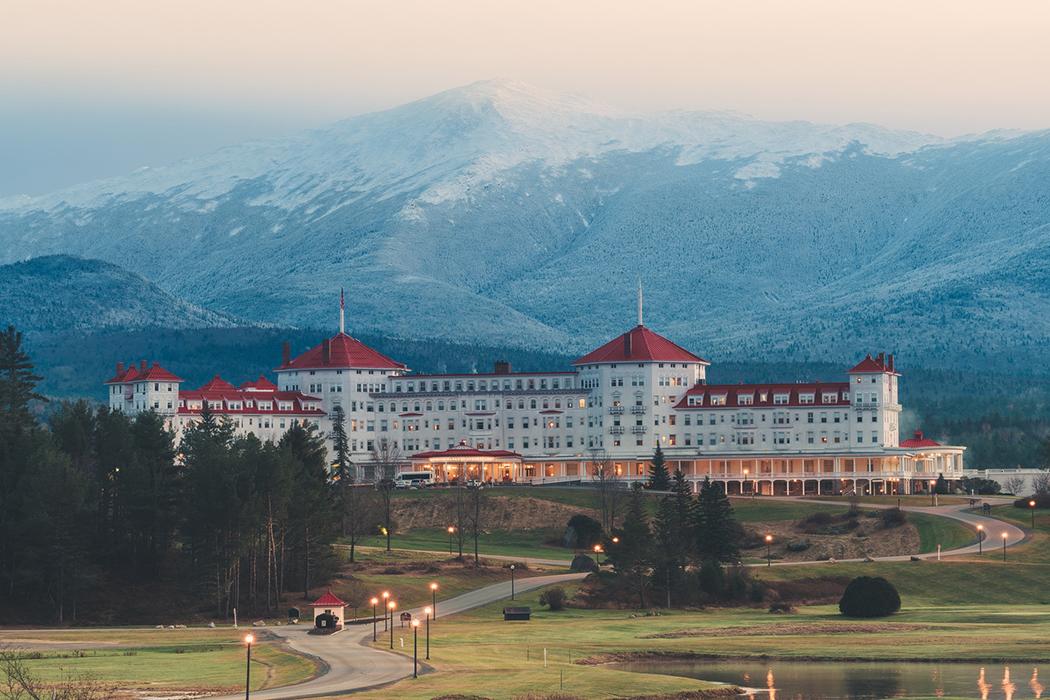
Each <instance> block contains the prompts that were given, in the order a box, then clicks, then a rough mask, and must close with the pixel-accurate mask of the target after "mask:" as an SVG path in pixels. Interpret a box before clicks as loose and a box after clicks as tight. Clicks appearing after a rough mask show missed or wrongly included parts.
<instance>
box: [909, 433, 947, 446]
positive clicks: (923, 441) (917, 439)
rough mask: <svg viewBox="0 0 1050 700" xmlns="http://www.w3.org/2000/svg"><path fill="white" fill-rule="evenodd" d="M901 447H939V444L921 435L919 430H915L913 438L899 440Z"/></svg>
mask: <svg viewBox="0 0 1050 700" xmlns="http://www.w3.org/2000/svg"><path fill="white" fill-rule="evenodd" d="M900 446H901V447H940V446H941V443H939V442H937V441H936V440H931V439H929V438H928V437H925V436H924V435H923V434H922V431H921V430H916V431H915V435H914V437H910V438H908V439H907V440H901V444H900Z"/></svg>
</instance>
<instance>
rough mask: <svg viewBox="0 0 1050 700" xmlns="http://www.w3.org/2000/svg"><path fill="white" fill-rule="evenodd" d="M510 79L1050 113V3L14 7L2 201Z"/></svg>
mask: <svg viewBox="0 0 1050 700" xmlns="http://www.w3.org/2000/svg"><path fill="white" fill-rule="evenodd" d="M492 77H504V78H513V79H517V80H523V81H526V82H531V83H535V84H537V85H539V86H542V87H546V88H550V89H554V90H564V91H569V92H575V93H582V94H585V95H588V96H590V97H592V98H594V99H596V100H598V101H601V102H608V103H612V104H615V105H619V106H624V107H628V108H632V109H643V110H659V109H671V108H685V109H733V110H738V111H742V112H747V113H750V114H753V115H756V116H759V117H763V118H770V119H796V118H797V119H809V120H813V121H829V122H848V121H870V122H876V123H880V124H883V125H886V126H890V127H899V128H910V129H916V130H920V131H928V132H933V133H937V134H942V135H949V136H950V135H957V134H962V133H967V132H974V131H983V130H987V129H993V128H1022V129H1038V128H1048V127H1050V88H1048V85H1050V1H1048V0H1010V1H1008V2H998V1H996V0H981V1H976V0H975V1H970V0H878V1H875V0H869V1H867V2H861V1H860V0H769V1H765V2H757V1H756V2H749V1H748V0H721V1H720V2H707V1H702V0H680V1H677V2H672V1H669V0H633V1H631V2H628V1H626V0H624V1H620V0H600V1H599V0H557V1H548V0H526V1H522V2H516V1H514V2H511V1H499V0H429V1H425V0H418V1H417V0H376V1H375V2H353V1H350V0H343V1H337V0H287V1H284V2H276V1H274V0H225V1H224V0H209V1H208V2H204V1H203V0H146V1H144V0H90V1H85V0H2V1H0V196H2V195H5V194H12V193H18V192H28V193H38V192H43V191H47V190H50V189H55V188H58V187H61V186H65V185H68V184H72V183H75V182H78V181H82V180H86V179H91V178H95V177H101V176H107V175H115V174H121V173H123V172H126V171H128V170H131V169H134V168H136V167H139V166H141V165H147V164H158V163H163V162H167V161H170V160H174V159H176V158H179V157H182V156H187V155H194V154H197V153H201V152H205V151H208V150H212V149H214V148H216V147H218V146H221V145H224V144H227V143H234V142H237V141H240V140H244V139H246V138H253V137H258V136H268V135H276V134H281V133H286V132H290V131H294V130H295V129H298V128H301V127H305V126H315V125H319V124H323V123H326V122H329V121H334V120H336V119H339V118H343V117H346V116H350V115H352V114H356V113H360V112H364V111H371V110H374V109H379V108H383V107H389V106H393V105H396V104H399V103H402V102H406V101H408V100H411V99H414V98H417V97H423V96H425V95H428V94H430V93H433V92H437V91H439V90H442V89H445V88H449V87H454V86H456V85H461V84H465V83H470V82H473V81H475V80H480V79H485V78H492Z"/></svg>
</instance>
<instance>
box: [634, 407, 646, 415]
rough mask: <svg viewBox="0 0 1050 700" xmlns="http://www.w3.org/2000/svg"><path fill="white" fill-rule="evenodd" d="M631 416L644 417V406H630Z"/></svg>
mask: <svg viewBox="0 0 1050 700" xmlns="http://www.w3.org/2000/svg"><path fill="white" fill-rule="evenodd" d="M631 414H632V415H635V416H644V415H645V406H631Z"/></svg>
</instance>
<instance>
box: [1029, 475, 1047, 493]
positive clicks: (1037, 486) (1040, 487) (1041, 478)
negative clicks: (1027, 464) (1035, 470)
mask: <svg viewBox="0 0 1050 700" xmlns="http://www.w3.org/2000/svg"><path fill="white" fill-rule="evenodd" d="M1048 493H1050V472H1041V473H1039V474H1036V475H1035V476H1034V477H1032V495H1034V496H1045V495H1047V494H1048Z"/></svg>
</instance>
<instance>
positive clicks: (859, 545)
mask: <svg viewBox="0 0 1050 700" xmlns="http://www.w3.org/2000/svg"><path fill="white" fill-rule="evenodd" d="M880 525H881V519H880V518H873V517H869V516H867V515H864V514H861V515H860V516H859V517H858V518H857V525H856V527H855V528H854V529H852V530H851V531H849V532H844V533H841V534H821V533H813V532H805V531H803V529H802V527H800V525H799V523H791V522H783V521H780V522H776V521H774V522H756V523H749V524H748V529H749V530H751V531H752V532H754V533H755V535H757V537H754V538H753V539H752V541H753V542H755V546H753V547H749V548H748V549H746V550H745V551H746V553H747V554H748V555H749V556H752V557H759V558H764V557H765V554H766V545H765V542H764V541H763V540H764V537H765V536H766V535H767V534H769V535H773V546H772V547H771V550H772V554H773V558H774V561H808V560H813V559H863V558H864V557H887V556H894V555H899V554H916V553H918V551H919V547H920V543H919V531H918V530H917V529H916V528H915V526H914V525H912V524H911V523H906V524H904V525H900V526H898V527H892V528H883V527H881V526H880ZM807 544H808V546H805V545H807Z"/></svg>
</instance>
